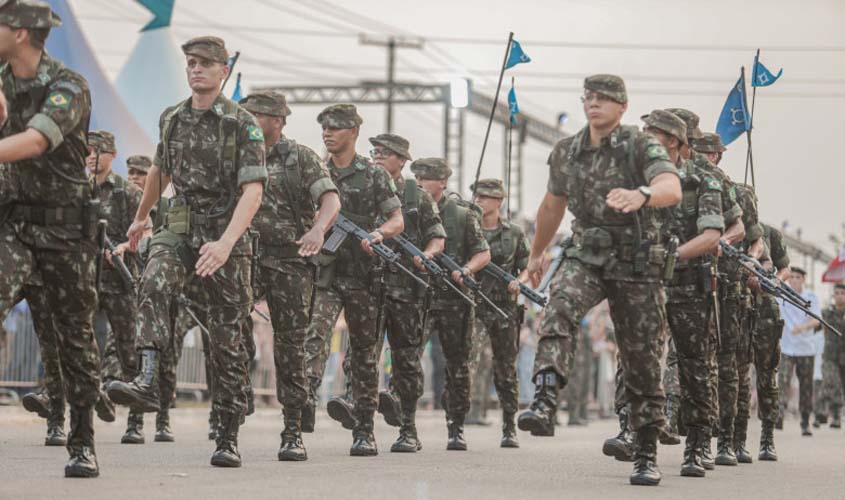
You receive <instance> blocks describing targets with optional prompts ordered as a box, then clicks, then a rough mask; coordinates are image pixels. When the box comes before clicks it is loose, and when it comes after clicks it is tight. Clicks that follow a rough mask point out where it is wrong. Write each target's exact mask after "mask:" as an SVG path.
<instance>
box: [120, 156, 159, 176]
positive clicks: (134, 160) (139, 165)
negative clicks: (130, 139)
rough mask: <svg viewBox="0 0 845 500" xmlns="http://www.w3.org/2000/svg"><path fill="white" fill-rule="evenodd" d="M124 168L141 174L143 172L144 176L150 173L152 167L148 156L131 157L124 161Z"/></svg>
mask: <svg viewBox="0 0 845 500" xmlns="http://www.w3.org/2000/svg"><path fill="white" fill-rule="evenodd" d="M126 166H127V167H128V168H134V169H135V170H140V171H141V172H144V173H145V174H146V173H147V172H149V171H150V167H151V166H153V161H152V160H151V159H150V157H149V156H145V155H132V156H130V157H129V158H127V159H126Z"/></svg>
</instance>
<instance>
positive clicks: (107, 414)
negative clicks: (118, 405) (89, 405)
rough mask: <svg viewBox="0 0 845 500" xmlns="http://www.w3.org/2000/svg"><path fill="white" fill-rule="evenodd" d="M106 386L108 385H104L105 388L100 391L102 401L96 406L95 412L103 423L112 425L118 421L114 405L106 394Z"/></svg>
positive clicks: (98, 401) (99, 400)
mask: <svg viewBox="0 0 845 500" xmlns="http://www.w3.org/2000/svg"><path fill="white" fill-rule="evenodd" d="M106 386H107V384H105V383H104V384H103V388H102V389H101V390H100V399H98V400H97V404H96V405H94V411H96V412H97V418H99V419H100V420H102V421H103V422H108V423H112V422H114V421H115V420H117V415H115V413H114V403H112V401H111V399H109V395H108V394H107V393H106Z"/></svg>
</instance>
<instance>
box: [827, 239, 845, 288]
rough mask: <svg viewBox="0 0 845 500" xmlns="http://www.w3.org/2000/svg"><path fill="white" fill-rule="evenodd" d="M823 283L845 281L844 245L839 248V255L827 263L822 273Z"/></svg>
mask: <svg viewBox="0 0 845 500" xmlns="http://www.w3.org/2000/svg"><path fill="white" fill-rule="evenodd" d="M822 281H823V282H824V283H845V246H843V247H842V248H841V249H840V250H839V255H837V256H836V258H835V259H833V261H832V262H831V263H830V264H828V265H827V269H825V271H824V274H822Z"/></svg>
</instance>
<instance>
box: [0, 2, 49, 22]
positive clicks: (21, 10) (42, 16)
mask: <svg viewBox="0 0 845 500" xmlns="http://www.w3.org/2000/svg"><path fill="white" fill-rule="evenodd" d="M0 24H5V25H7V26H12V27H15V28H31V29H39V28H55V27H56V26H61V24H62V18H60V17H59V16H58V14H56V13H55V12H53V9H51V8H50V5H49V4H47V3H46V2H42V1H41V0H7V1H2V0H0Z"/></svg>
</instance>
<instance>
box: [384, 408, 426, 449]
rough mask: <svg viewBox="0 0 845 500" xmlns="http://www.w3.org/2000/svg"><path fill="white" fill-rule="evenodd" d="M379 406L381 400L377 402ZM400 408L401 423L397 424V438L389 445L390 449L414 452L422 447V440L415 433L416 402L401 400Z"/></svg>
mask: <svg viewBox="0 0 845 500" xmlns="http://www.w3.org/2000/svg"><path fill="white" fill-rule="evenodd" d="M382 394H384V393H382ZM379 407H381V402H379ZM400 408H401V409H400V411H401V414H402V425H400V426H399V438H398V439H397V440H396V442H395V443H393V445H391V446H390V451H392V452H396V453H416V452H418V451H420V450H421V449H422V442H420V438H419V436H418V435H417V423H416V420H417V402H416V401H413V402H412V401H403V402H402V403H401V405H400Z"/></svg>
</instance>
